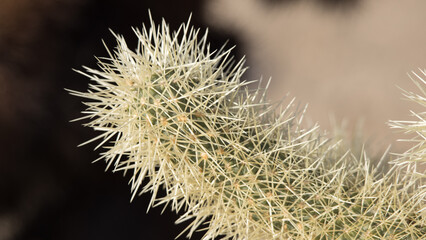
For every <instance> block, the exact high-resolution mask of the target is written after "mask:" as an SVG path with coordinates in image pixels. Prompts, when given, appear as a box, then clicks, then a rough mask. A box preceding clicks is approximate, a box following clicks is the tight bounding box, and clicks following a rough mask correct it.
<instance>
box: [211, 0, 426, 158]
mask: <svg viewBox="0 0 426 240" xmlns="http://www.w3.org/2000/svg"><path fill="white" fill-rule="evenodd" d="M279 2H280V1H275V2H272V3H269V4H268V3H265V1H263V2H262V1H257V0H235V1H226V0H218V1H211V2H208V4H207V5H206V14H207V16H206V20H207V21H208V23H209V24H211V25H212V26H213V27H217V28H220V29H221V30H223V31H230V32H232V34H233V35H236V36H237V38H238V40H239V41H241V43H242V46H243V51H244V54H246V56H247V58H248V64H249V66H250V71H249V73H250V77H252V78H259V76H263V78H269V77H272V82H271V87H270V94H269V96H270V98H271V99H273V100H279V99H280V98H281V97H282V96H284V95H285V94H286V93H290V96H292V97H296V98H297V99H298V101H299V102H300V103H301V104H306V103H308V104H309V108H308V112H307V118H308V119H310V121H312V122H318V123H319V124H320V125H321V126H322V127H323V129H326V130H328V131H333V124H334V122H337V123H338V124H341V123H342V122H345V124H346V126H347V130H348V133H349V135H350V134H351V131H354V130H355V128H357V127H359V129H361V131H362V135H363V136H364V138H366V139H365V140H370V141H371V144H374V145H375V146H371V145H370V148H373V149H372V150H380V149H381V150H383V149H384V148H385V147H386V146H387V145H388V144H392V145H393V149H394V150H395V151H400V150H402V149H404V148H405V147H406V146H405V145H403V144H400V143H396V142H395V141H396V139H397V138H403V137H404V136H403V135H402V134H398V133H395V130H391V129H389V127H388V125H387V124H386V123H387V122H388V121H389V120H400V119H407V118H409V117H408V115H409V110H410V109H417V108H416V107H417V106H416V105H415V104H411V103H408V102H407V101H404V100H401V99H402V94H401V90H400V89H399V88H398V87H401V88H403V89H407V90H416V89H415V87H414V84H413V83H412V82H411V81H410V79H409V77H408V76H407V73H408V72H410V71H412V70H414V71H417V70H418V68H424V67H425V64H426V46H425V43H426V30H425V25H426V14H424V11H425V9H426V2H425V1H422V0H407V1H398V0H374V1H358V2H356V3H354V4H351V5H350V6H336V7H334V8H324V7H321V6H318V4H317V3H316V2H315V1H290V2H289V3H283V2H281V3H279ZM417 72H418V71H417ZM397 86H398V87H397ZM330 119H331V120H330ZM405 137H406V136H405Z"/></svg>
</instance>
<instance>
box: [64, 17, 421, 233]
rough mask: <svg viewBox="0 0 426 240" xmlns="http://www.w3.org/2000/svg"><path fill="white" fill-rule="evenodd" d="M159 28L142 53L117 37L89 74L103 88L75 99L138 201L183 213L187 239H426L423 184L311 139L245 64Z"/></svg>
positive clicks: (183, 32)
mask: <svg viewBox="0 0 426 240" xmlns="http://www.w3.org/2000/svg"><path fill="white" fill-rule="evenodd" d="M151 24H152V27H151V28H150V29H146V28H145V27H143V29H142V31H139V30H135V32H136V35H137V37H138V40H139V44H138V47H137V49H136V51H131V50H130V49H129V48H128V47H127V45H126V43H125V41H124V39H123V38H122V37H121V36H117V35H116V37H117V39H118V47H117V48H116V50H115V52H114V53H113V54H111V53H109V54H110V57H109V58H105V59H101V60H99V66H100V68H101V71H99V70H94V69H89V68H86V70H87V72H88V73H83V72H81V73H82V74H84V75H86V76H88V77H89V78H90V79H91V80H93V81H94V82H95V84H92V85H90V90H89V91H88V92H77V91H71V90H70V91H71V93H72V94H74V95H77V96H80V97H84V98H87V99H89V100H91V101H89V102H86V103H85V104H86V105H87V110H86V111H85V112H83V113H85V114H86V116H85V117H83V118H82V119H84V118H86V119H90V122H89V123H87V124H86V125H87V126H89V127H92V128H94V129H95V130H98V131H102V132H103V133H102V134H100V135H99V136H98V137H97V138H95V139H92V140H90V141H93V140H98V139H102V141H101V143H100V144H99V145H98V147H100V146H103V147H104V149H105V151H104V152H103V153H102V155H101V157H100V159H103V160H105V161H106V162H107V163H108V167H110V166H112V167H113V169H114V171H125V172H128V171H129V172H131V173H130V174H131V180H130V184H131V188H132V192H133V196H132V199H133V197H134V196H135V195H136V194H141V193H144V192H151V194H152V201H151V203H150V206H156V205H160V204H170V205H171V207H172V209H173V210H175V211H179V210H181V209H184V213H183V214H182V216H181V218H180V219H179V220H178V222H184V221H186V220H190V219H191V220H192V221H191V223H190V224H189V225H188V227H187V229H186V232H187V233H188V237H190V236H191V234H192V233H193V232H194V231H196V230H197V229H204V230H205V235H204V239H214V238H215V237H221V238H223V239H424V238H425V234H426V228H425V225H424V222H425V214H424V209H425V208H424V190H419V189H423V188H422V185H419V181H417V180H416V179H413V178H412V177H410V176H408V175H406V174H404V173H403V171H402V170H401V169H399V168H397V167H393V168H392V169H391V170H390V171H389V172H386V173H382V172H380V171H379V170H378V169H377V168H375V167H372V166H370V164H369V160H368V159H367V158H366V157H365V156H364V157H362V158H361V159H356V158H355V157H354V156H353V155H352V154H351V153H350V152H342V150H341V148H339V146H338V145H337V144H333V143H332V142H333V141H332V140H330V139H325V138H324V137H321V136H320V134H319V133H318V128H317V127H313V128H310V129H304V128H303V127H302V126H301V120H302V115H298V114H295V113H294V112H293V109H295V108H294V107H293V105H294V104H293V101H291V102H290V103H289V104H288V106H285V107H283V105H281V104H277V105H274V104H271V103H269V102H267V101H266V100H265V91H266V89H263V90H262V89H261V88H259V89H258V90H256V91H250V90H248V88H247V87H246V85H247V84H248V83H247V82H241V80H240V79H241V76H242V74H243V72H244V70H245V69H244V67H243V61H240V62H239V63H237V64H236V65H235V66H232V62H231V60H229V59H230V57H229V55H230V51H218V52H215V53H211V52H210V50H209V47H208V45H207V44H206V35H204V36H203V37H202V38H199V37H197V33H198V31H197V30H194V29H192V28H189V27H188V25H185V24H184V25H182V26H181V28H180V29H179V30H178V31H177V32H174V33H170V32H169V29H168V27H167V25H166V24H165V23H164V22H163V24H162V25H161V26H160V27H157V28H156V27H155V25H154V24H153V23H151ZM259 86H260V84H259ZM90 141H89V142H90ZM144 179H148V182H147V183H146V182H144V185H142V181H143V180H144ZM160 188H164V189H165V191H166V193H167V194H166V195H165V196H158V190H159V189H160ZM421 191H423V192H421ZM202 225H205V226H204V227H202Z"/></svg>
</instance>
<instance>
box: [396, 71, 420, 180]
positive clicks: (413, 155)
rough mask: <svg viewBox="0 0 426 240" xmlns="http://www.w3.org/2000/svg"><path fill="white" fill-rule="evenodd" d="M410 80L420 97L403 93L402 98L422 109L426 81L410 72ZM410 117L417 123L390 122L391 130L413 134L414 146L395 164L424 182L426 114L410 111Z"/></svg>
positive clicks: (411, 93)
mask: <svg viewBox="0 0 426 240" xmlns="http://www.w3.org/2000/svg"><path fill="white" fill-rule="evenodd" d="M420 72H421V74H422V75H424V76H425V75H426V72H425V71H424V70H423V71H422V70H421V71H420ZM412 75H414V76H415V78H413V77H412V76H411V75H409V76H410V78H411V80H412V81H413V82H414V83H415V85H416V86H417V87H418V89H419V90H420V92H421V95H419V94H416V93H413V92H408V91H404V96H405V97H406V98H407V99H408V100H410V101H413V102H416V103H418V104H420V105H421V106H422V107H426V89H425V87H426V81H425V80H424V79H423V78H422V77H421V76H419V75H418V74H417V73H415V72H412ZM411 113H412V115H413V116H414V117H416V118H417V121H391V122H390V125H391V127H393V128H397V129H404V130H405V131H406V133H415V134H416V136H415V137H414V139H411V140H409V141H412V142H415V143H416V144H415V146H414V147H412V148H411V149H409V150H408V151H407V152H406V153H405V154H403V155H402V156H401V157H400V158H399V159H397V160H396V161H395V163H396V164H398V165H401V166H407V167H408V171H409V172H410V173H414V175H417V176H418V177H419V178H422V179H423V180H425V178H426V175H425V172H424V170H425V168H426V112H421V113H416V112H414V111H411Z"/></svg>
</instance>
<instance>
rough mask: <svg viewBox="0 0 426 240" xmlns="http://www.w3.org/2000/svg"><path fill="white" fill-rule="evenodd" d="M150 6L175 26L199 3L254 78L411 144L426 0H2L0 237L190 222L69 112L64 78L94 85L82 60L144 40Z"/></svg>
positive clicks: (424, 60)
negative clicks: (156, 200) (412, 95)
mask: <svg viewBox="0 0 426 240" xmlns="http://www.w3.org/2000/svg"><path fill="white" fill-rule="evenodd" d="M148 9H150V10H151V13H152V16H153V19H154V20H155V21H156V22H159V21H160V20H161V18H162V17H164V18H165V19H166V21H167V22H169V23H170V27H171V28H172V29H177V28H178V26H179V25H180V24H181V23H182V22H186V21H187V19H188V16H189V15H190V14H191V13H192V24H193V25H194V26H196V27H200V28H202V29H205V28H209V41H210V42H211V45H212V48H218V47H220V46H222V44H223V43H225V42H226V41H227V40H228V46H233V45H236V48H235V50H234V54H235V55H236V57H237V58H241V57H242V56H243V55H246V58H247V62H248V65H249V66H250V69H249V71H248V72H247V74H246V76H245V78H246V79H249V80H252V79H258V78H260V77H261V76H262V77H263V78H266V79H267V78H269V77H272V80H273V81H272V85H271V90H270V92H269V95H268V96H269V98H270V99H271V100H272V101H275V100H279V99H281V98H282V97H283V96H285V95H286V94H288V95H289V96H290V97H296V98H297V99H298V102H300V104H301V105H304V104H306V103H309V108H308V112H307V115H306V118H307V119H308V122H311V123H314V122H319V123H320V125H321V126H323V129H324V130H327V131H328V132H331V134H335V127H334V126H335V125H339V126H341V125H343V126H344V127H343V128H344V129H345V130H344V131H345V132H346V134H344V135H346V136H349V138H351V137H353V136H355V135H356V136H359V135H361V136H363V137H361V138H362V139H363V141H364V140H365V141H367V140H368V141H369V146H370V148H371V151H372V152H375V151H377V152H380V151H381V150H382V149H384V148H385V147H386V146H387V145H389V144H393V148H392V149H393V150H394V151H395V152H398V151H402V150H403V149H404V146H403V145H400V144H398V143H397V142H396V141H395V140H396V139H397V138H398V137H400V135H398V134H394V133H393V132H392V130H390V129H389V128H388V127H387V126H386V124H385V123H386V121H388V120H390V119H395V120H399V119H407V118H408V117H407V116H408V114H409V112H408V110H409V109H412V108H414V107H415V106H413V105H411V104H409V103H407V102H404V101H402V100H401V97H402V95H401V93H400V90H399V89H398V88H397V87H396V86H400V87H402V88H404V89H408V90H411V89H414V87H413V84H412V83H411V82H410V80H409V78H408V77H407V75H406V73H407V72H410V71H411V70H416V69H417V68H418V67H420V68H423V67H425V64H426V47H424V43H425V42H426V29H425V28H424V26H425V23H426V15H425V14H424V11H425V9H426V1H423V0H405V1H398V0H374V1H369V0H214V1H207V0H204V1H202V0H200V1H197V0H182V1H173V0H156V1H130V0H121V1H113V0H102V1H101V0H1V1H0V136H1V138H0V141H1V142H0V240H11V239H90V240H93V239H174V237H176V236H177V234H178V233H179V232H180V231H182V230H183V229H184V228H185V226H184V224H181V225H175V224H174V221H175V220H176V219H177V217H178V216H177V215H176V214H174V213H172V212H171V211H170V210H169V209H166V210H165V211H164V213H163V214H161V211H162V208H154V209H151V210H150V211H149V212H148V213H147V214H146V208H147V206H148V202H149V200H150V196H149V195H143V196H141V197H139V198H136V199H135V200H134V201H133V202H132V203H130V187H129V186H128V185H127V181H128V177H123V176H122V174H112V173H110V172H104V167H105V165H104V164H103V163H102V162H98V163H95V164H92V163H91V162H92V161H93V160H94V159H96V158H97V156H98V154H99V152H94V151H93V150H92V149H93V147H94V146H95V145H94V144H92V145H88V146H84V147H80V148H77V147H76V146H77V145H78V144H79V143H81V142H83V141H85V140H87V139H89V138H91V137H94V136H95V133H94V132H93V131H92V130H91V129H87V128H83V127H81V126H80V124H81V123H69V120H71V119H74V118H77V117H79V116H81V115H80V111H81V110H83V105H82V104H81V99H78V98H75V97H72V96H70V95H69V94H67V92H66V91H65V90H64V88H68V89H74V90H79V91H85V89H86V88H87V84H88V80H87V79H86V78H85V77H83V76H81V75H79V74H77V73H75V72H74V71H72V68H74V69H81V66H82V65H85V66H89V67H96V61H95V59H94V56H105V55H106V52H105V49H104V47H103V45H102V42H101V39H104V41H105V42H106V43H107V45H109V46H111V47H112V46H114V45H115V40H114V39H113V37H112V35H111V33H110V32H109V29H112V30H114V32H117V33H120V34H123V35H124V36H126V39H127V40H128V41H129V43H130V45H131V46H132V44H133V45H135V42H136V38H135V37H134V34H133V33H132V30H131V27H132V26H134V27H140V26H141V25H142V23H143V22H144V23H147V22H148ZM330 119H331V120H330ZM355 129H358V130H355ZM354 132H355V133H356V134H353V133H354ZM201 236H202V233H200V234H196V235H195V236H194V239H199V238H200V237H201ZM179 239H185V238H184V237H181V238H179Z"/></svg>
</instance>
